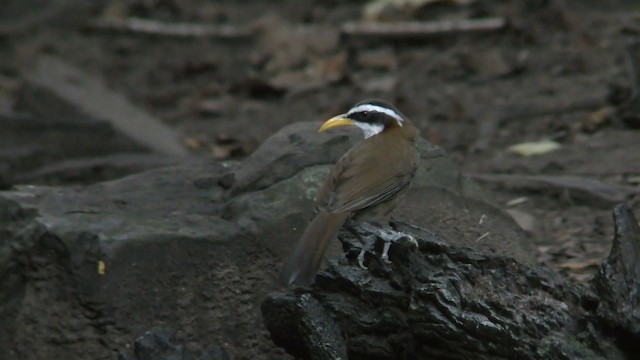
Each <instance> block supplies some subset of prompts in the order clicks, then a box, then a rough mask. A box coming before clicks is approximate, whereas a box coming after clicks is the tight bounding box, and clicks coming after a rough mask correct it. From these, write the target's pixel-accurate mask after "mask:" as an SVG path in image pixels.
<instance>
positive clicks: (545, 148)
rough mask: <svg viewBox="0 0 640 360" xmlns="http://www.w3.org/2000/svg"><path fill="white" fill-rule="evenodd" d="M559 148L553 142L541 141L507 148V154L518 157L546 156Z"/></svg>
mask: <svg viewBox="0 0 640 360" xmlns="http://www.w3.org/2000/svg"><path fill="white" fill-rule="evenodd" d="M560 147H561V145H560V144H559V143H557V142H555V141H553V140H542V141H537V142H525V143H520V144H516V145H512V146H509V147H508V148H507V152H509V153H511V154H515V155H518V156H532V155H541V154H546V153H548V152H551V151H555V150H558V149H559V148H560Z"/></svg>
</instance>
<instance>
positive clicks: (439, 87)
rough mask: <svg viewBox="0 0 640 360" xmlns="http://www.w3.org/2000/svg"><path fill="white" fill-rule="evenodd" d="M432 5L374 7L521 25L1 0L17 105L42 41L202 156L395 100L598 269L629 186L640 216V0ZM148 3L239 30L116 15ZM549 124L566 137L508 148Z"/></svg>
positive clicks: (222, 7) (540, 229) (502, 200)
mask: <svg viewBox="0 0 640 360" xmlns="http://www.w3.org/2000/svg"><path fill="white" fill-rule="evenodd" d="M69 3H71V5H69ZM88 3H90V4H88ZM422 3H423V4H422V5H421V6H420V7H417V8H412V9H394V8H392V6H390V5H389V6H388V7H387V8H385V9H383V10H381V11H380V12H378V13H375V14H373V15H369V16H372V17H375V18H376V19H378V21H396V22H398V21H408V20H421V21H452V22H455V21H457V20H461V19H480V18H489V17H491V18H493V17H498V18H503V19H506V21H507V24H506V25H505V26H504V27H501V28H499V29H489V30H485V31H481V30H477V31H470V32H464V33H452V32H446V33H437V34H427V35H421V36H411V37H410V36H405V37H402V36H399V37H389V38H382V37H373V38H371V37H369V38H364V37H363V36H358V35H354V34H351V35H349V34H345V33H341V29H343V25H344V24H345V23H347V22H354V21H360V20H361V19H362V17H363V9H364V8H365V7H367V6H368V5H370V3H369V2H366V1H352V2H337V1H314V0H300V1H275V2H264V1H242V2H236V1H218V2H213V1H204V0H103V1H97V2H82V1H79V2H74V1H63V0H61V1H58V2H55V1H53V2H49V3H48V4H47V5H42V4H40V2H39V1H36V0H33V1H24V2H23V1H9V2H8V3H7V5H4V7H2V5H0V54H2V56H0V113H10V112H11V111H12V110H13V106H14V104H15V103H16V101H17V99H18V98H19V96H20V94H21V89H22V86H23V84H24V74H25V71H26V72H28V71H29V70H28V69H29V66H30V64H32V63H33V61H34V59H36V58H37V56H38V55H42V54H46V55H51V56H56V57H58V58H60V59H62V60H64V61H66V62H68V63H70V64H73V65H75V66H78V67H79V68H81V69H83V70H84V71H86V72H88V73H92V74H95V75H99V76H101V77H103V78H104V79H106V81H107V85H108V86H109V88H111V89H112V90H114V91H116V92H119V93H122V94H124V95H125V96H126V97H127V98H128V99H130V100H131V101H132V102H133V103H135V104H136V105H138V106H141V107H143V108H144V109H146V110H147V111H149V112H150V113H151V114H152V115H154V116H156V117H158V118H160V119H162V121H163V122H164V123H165V124H167V125H168V126H169V127H171V128H172V129H174V130H175V131H177V132H178V133H179V135H180V139H181V141H183V142H184V144H186V146H187V147H188V148H189V151H190V152H191V153H192V154H193V155H194V156H198V157H205V158H217V159H242V158H243V157H245V156H246V155H247V154H250V153H251V152H252V151H253V150H254V149H255V148H256V147H257V146H258V145H259V144H260V143H261V141H263V140H264V139H265V138H267V137H268V136H269V135H271V134H273V133H274V132H275V131H276V130H277V129H279V128H281V127H283V126H285V125H287V124H290V123H293V122H297V121H309V120H323V119H326V118H328V117H329V116H332V115H335V114H338V113H340V112H342V111H344V110H345V109H347V108H348V107H349V106H350V105H352V104H353V103H355V102H357V101H359V100H362V99H366V98H372V97H375V98H384V99H387V100H389V101H391V102H393V103H395V104H396V105H397V106H398V107H399V108H400V109H401V110H403V111H404V112H405V113H406V115H407V116H408V117H409V118H410V119H412V121H413V122H414V123H416V124H417V126H418V127H419V128H420V130H421V132H422V135H423V136H424V137H425V138H426V139H428V140H430V141H431V142H433V143H435V144H438V145H439V146H441V147H443V148H444V149H446V150H447V151H448V152H449V154H450V156H451V157H452V158H453V159H454V160H455V162H456V163H457V164H458V165H459V167H460V169H461V171H462V172H463V173H465V174H467V175H469V176H472V177H475V178H477V179H478V180H479V181H480V182H481V183H482V184H484V185H485V186H486V187H487V188H489V189H491V190H492V191H493V192H494V194H495V201H496V203H497V204H498V205H500V206H501V207H503V208H504V209H506V210H508V211H509V212H510V213H511V214H512V216H514V218H515V219H516V220H517V221H518V222H519V223H520V224H521V225H522V226H523V228H524V229H525V230H527V232H528V233H529V234H530V236H531V240H532V241H533V242H535V244H536V245H537V250H538V252H537V254H536V255H537V258H538V259H539V261H540V262H542V263H543V264H545V265H549V266H551V267H553V268H555V269H557V270H558V271H560V272H562V273H563V274H565V275H567V276H571V277H573V278H575V279H577V280H580V281H584V280H587V279H589V278H590V276H592V275H593V273H594V271H595V269H596V268H597V266H598V265H599V263H600V261H601V259H602V258H603V257H604V256H605V255H606V254H607V253H608V251H609V248H610V241H611V238H612V234H613V230H614V229H613V223H612V220H611V211H612V209H613V206H614V205H615V204H616V202H618V201H622V200H626V201H628V203H629V204H630V206H631V208H632V209H633V210H634V211H635V212H636V214H640V201H639V199H640V197H639V196H638V195H637V192H638V190H640V130H639V129H640V121H638V116H640V115H638V113H637V112H636V113H635V116H634V115H633V113H632V114H631V115H629V116H623V115H625V113H624V109H625V106H626V104H627V103H628V101H629V99H630V97H631V96H632V95H633V92H634V89H636V90H637V88H636V87H637V86H638V84H637V83H634V77H633V75H634V74H633V71H634V69H635V71H638V70H639V69H637V68H635V67H634V66H633V65H632V63H633V60H632V55H630V54H632V52H630V51H628V46H629V44H631V43H632V42H633V41H637V40H638V39H639V38H640V4H638V3H637V2H636V1H623V0H619V1H607V2H602V1H596V0H571V1H569V0H566V1H552V0H548V1H545V0H527V1H515V0H503V1H483V0H476V1H473V0H472V1H423V2H422ZM36 8H37V9H36ZM368 9H371V8H368ZM134 17H135V18H146V19H153V20H157V21H162V22H165V23H168V22H189V23H208V24H215V25H226V26H229V27H230V28H231V29H232V30H233V31H231V33H228V34H227V35H224V36H218V35H210V36H184V37H180V36H171V35H167V34H158V33H155V34H143V33H140V32H138V31H135V30H133V31H124V30H122V29H116V28H113V27H108V26H104V24H105V23H106V24H120V23H121V22H123V21H127V20H129V19H131V18H134ZM234 31H235V32H234ZM636 81H637V79H636ZM627 115H628V114H627ZM0 131H1V130H0ZM542 140H552V141H553V142H554V144H555V145H558V146H559V147H558V148H557V149H555V150H553V151H550V152H545V153H543V154H539V155H531V156H520V155H517V154H514V153H513V151H509V150H508V149H509V148H510V146H512V145H516V144H521V143H524V142H539V141H542ZM498 175H500V176H498ZM541 175H545V176H548V177H547V178H541V177H540V176H541ZM561 176H571V178H570V180H567V178H561ZM558 179H561V180H562V181H564V182H561V183H558V181H560V180H558ZM590 181H598V182H599V183H598V184H597V186H596V185H595V183H593V182H590ZM634 194H635V195H634Z"/></svg>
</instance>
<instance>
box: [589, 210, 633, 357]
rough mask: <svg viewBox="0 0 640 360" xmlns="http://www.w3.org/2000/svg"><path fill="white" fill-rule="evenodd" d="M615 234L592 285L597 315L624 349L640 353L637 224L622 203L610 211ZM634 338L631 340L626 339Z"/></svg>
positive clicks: (630, 212) (631, 213)
mask: <svg viewBox="0 0 640 360" xmlns="http://www.w3.org/2000/svg"><path fill="white" fill-rule="evenodd" d="M613 220H614V224H615V237H614V239H613V246H612V247H611V253H610V254H609V257H607V258H606V259H605V260H604V261H603V262H602V265H601V266H600V269H599V270H598V273H597V274H596V276H595V278H594V279H593V286H594V288H595V289H596V291H597V292H598V294H600V295H601V296H600V302H599V304H598V308H597V315H598V317H599V319H600V320H601V321H602V323H603V324H604V325H605V326H607V327H608V328H610V329H611V330H613V331H615V332H616V333H617V334H618V337H619V338H620V340H621V341H623V343H622V344H621V346H624V347H627V348H628V349H627V350H631V349H634V351H635V352H636V353H638V352H640V343H638V342H637V341H638V340H639V339H640V226H638V220H636V218H635V216H634V215H633V212H632V211H631V210H630V209H629V208H628V207H627V206H626V205H624V204H622V205H618V206H617V207H616V208H615V210H614V211H613ZM631 339H635V343H634V342H627V341H629V340H631Z"/></svg>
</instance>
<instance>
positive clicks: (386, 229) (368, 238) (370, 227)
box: [345, 221, 418, 270]
mask: <svg viewBox="0 0 640 360" xmlns="http://www.w3.org/2000/svg"><path fill="white" fill-rule="evenodd" d="M345 228H346V229H347V230H349V232H351V233H352V234H353V235H354V236H355V237H356V238H357V239H358V240H359V241H360V242H361V243H362V248H361V249H360V253H359V254H358V265H360V267H361V268H362V269H364V270H367V267H366V266H365V265H364V255H365V253H366V252H367V251H371V250H373V247H374V245H375V243H376V238H378V237H379V238H380V239H382V240H383V241H384V246H383V248H382V254H381V255H380V258H381V259H382V261H384V262H385V263H387V264H390V263H391V261H390V260H389V248H390V247H391V244H392V243H393V242H396V241H398V240H401V239H406V240H407V241H409V242H410V243H411V244H412V245H414V246H415V247H418V242H417V241H416V239H414V238H413V236H411V235H410V234H407V233H404V232H401V231H396V230H394V229H393V228H391V226H389V225H379V224H378V223H371V222H366V221H359V222H357V227H356V226H354V224H353V223H352V222H351V221H348V222H347V223H346V224H345ZM363 233H368V234H371V235H364V234H363Z"/></svg>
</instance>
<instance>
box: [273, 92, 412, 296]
mask: <svg viewBox="0 0 640 360" xmlns="http://www.w3.org/2000/svg"><path fill="white" fill-rule="evenodd" d="M358 110H362V111H358ZM378 110H380V111H378ZM342 125H356V126H358V127H361V128H363V130H365V135H369V136H370V137H368V138H366V139H365V140H363V141H362V142H360V143H358V144H357V145H355V146H354V147H353V148H351V149H350V150H349V151H348V152H347V153H346V154H344V155H343V156H342V157H341V158H340V160H338V162H337V163H336V165H335V167H334V168H333V170H332V171H331V174H330V175H329V176H328V177H327V179H326V180H325V182H324V184H323V186H322V188H321V190H320V193H319V195H318V199H317V202H316V212H317V213H316V215H315V217H314V218H313V220H312V221H311V223H310V224H309V226H307V228H306V229H305V231H304V233H303V234H302V237H301V239H300V240H299V242H298V244H297V245H296V247H295V249H294V251H293V253H292V254H291V256H290V258H289V260H288V261H287V262H286V263H285V266H284V268H283V270H282V273H281V276H280V281H281V282H282V283H283V284H284V285H290V284H297V285H309V284H311V283H313V280H314V278H315V273H316V272H317V270H318V267H319V266H320V263H321V262H322V257H323V255H324V252H325V250H326V248H327V245H328V243H329V241H331V240H333V239H335V238H336V236H337V233H338V231H339V230H340V228H341V227H342V225H343V224H344V223H345V221H346V220H347V219H350V218H351V219H352V220H354V221H368V222H374V223H378V224H384V223H385V222H386V221H388V216H389V214H390V213H391V211H393V209H395V207H396V206H397V205H398V203H399V202H400V200H401V197H402V194H403V193H404V192H405V190H406V189H407V188H408V186H409V184H410V182H411V179H412V178H413V175H414V174H415V171H416V168H417V166H418V159H419V157H418V153H417V150H416V147H415V141H416V139H417V137H418V130H417V129H416V128H415V127H414V126H413V125H411V123H410V122H409V121H408V119H406V118H405V117H403V116H402V115H401V114H400V113H399V112H398V111H397V110H395V109H394V108H393V107H391V106H390V105H388V104H386V103H384V102H380V101H367V102H363V103H359V104H357V105H356V106H354V107H353V108H352V109H351V110H350V111H349V112H348V113H346V114H343V115H339V116H337V117H334V118H332V119H330V120H329V121H327V122H326V123H325V125H323V127H322V128H321V129H320V131H323V130H325V129H328V128H331V127H335V126H342Z"/></svg>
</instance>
